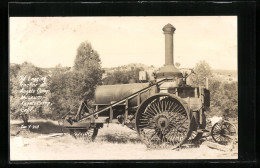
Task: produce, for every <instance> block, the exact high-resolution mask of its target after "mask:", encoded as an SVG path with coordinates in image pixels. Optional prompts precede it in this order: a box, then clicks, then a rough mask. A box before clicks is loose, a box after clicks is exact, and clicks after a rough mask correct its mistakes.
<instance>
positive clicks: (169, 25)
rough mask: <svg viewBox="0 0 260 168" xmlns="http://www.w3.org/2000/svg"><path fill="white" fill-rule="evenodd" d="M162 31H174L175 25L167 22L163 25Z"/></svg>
mask: <svg viewBox="0 0 260 168" xmlns="http://www.w3.org/2000/svg"><path fill="white" fill-rule="evenodd" d="M162 30H163V31H164V33H174V31H175V30H176V28H175V27H173V25H171V24H170V23H168V24H167V25H165V26H164V27H163V29H162Z"/></svg>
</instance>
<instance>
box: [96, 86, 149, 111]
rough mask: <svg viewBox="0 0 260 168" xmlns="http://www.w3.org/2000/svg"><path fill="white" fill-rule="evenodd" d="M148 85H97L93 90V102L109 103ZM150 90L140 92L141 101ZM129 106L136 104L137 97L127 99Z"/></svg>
mask: <svg viewBox="0 0 260 168" xmlns="http://www.w3.org/2000/svg"><path fill="white" fill-rule="evenodd" d="M148 86H149V83H132V84H119V85H102V86H98V87H97V89H96V91H95V104H102V105H109V104H111V102H115V101H118V100H120V99H123V98H125V97H127V96H129V95H131V94H133V93H135V92H137V91H139V90H141V89H143V88H146V87H148ZM149 95H150V92H149V91H148V92H145V93H142V94H141V95H140V96H141V101H143V100H145V99H146V98H147V97H148V96H149ZM129 106H137V97H134V98H132V99H130V100H129Z"/></svg>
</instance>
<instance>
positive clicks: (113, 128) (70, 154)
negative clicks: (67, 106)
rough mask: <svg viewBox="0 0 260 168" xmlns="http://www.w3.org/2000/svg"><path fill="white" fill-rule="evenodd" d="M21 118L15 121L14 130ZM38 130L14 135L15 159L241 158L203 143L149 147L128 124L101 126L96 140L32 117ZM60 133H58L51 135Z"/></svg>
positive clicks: (12, 143)
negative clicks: (73, 133) (76, 136)
mask: <svg viewBox="0 0 260 168" xmlns="http://www.w3.org/2000/svg"><path fill="white" fill-rule="evenodd" d="M20 124H21V122H18V121H15V122H11V133H15V132H16V131H17V130H19V129H20V128H19V127H20ZM31 124H39V125H40V128H39V129H38V130H33V131H32V132H30V131H28V130H23V131H21V132H20V133H19V134H17V135H15V134H13V135H11V140H10V153H11V160H131V159H135V160H136V159H138V160H143V159H146V160H147V159H148V160H149V159H229V158H233V159H235V158H237V152H236V151H234V150H233V151H228V152H223V151H219V150H216V149H211V148H209V147H208V146H207V145H205V144H202V145H201V146H200V147H198V148H195V147H192V148H183V149H180V150H168V149H156V150H155V149H148V148H147V147H146V146H145V145H144V144H143V143H142V142H141V141H140V139H139V138H138V136H137V134H136V132H135V131H134V130H131V129H129V128H127V127H125V126H122V125H117V124H110V125H109V126H108V127H107V125H104V128H102V129H100V130H99V133H98V136H97V138H96V140H95V141H94V142H91V143H87V142H85V141H83V140H77V139H74V138H73V137H71V136H70V135H69V134H68V130H64V131H65V134H62V131H61V129H60V127H59V125H58V122H54V121H40V120H39V121H38V120H35V121H31ZM51 135H57V136H51Z"/></svg>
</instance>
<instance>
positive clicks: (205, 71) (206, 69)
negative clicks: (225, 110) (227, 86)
mask: <svg viewBox="0 0 260 168" xmlns="http://www.w3.org/2000/svg"><path fill="white" fill-rule="evenodd" d="M194 72H195V74H192V75H191V76H190V77H189V81H190V82H191V84H192V85H197V86H198V85H201V86H205V79H206V78H209V79H210V78H211V77H212V71H211V67H210V66H209V64H208V63H207V62H206V61H200V62H199V63H197V64H196V66H195V68H194Z"/></svg>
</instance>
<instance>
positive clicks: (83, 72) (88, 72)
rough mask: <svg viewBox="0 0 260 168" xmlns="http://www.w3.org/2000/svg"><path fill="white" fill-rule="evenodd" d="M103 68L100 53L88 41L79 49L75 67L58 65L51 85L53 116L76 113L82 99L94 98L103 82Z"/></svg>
mask: <svg viewBox="0 0 260 168" xmlns="http://www.w3.org/2000/svg"><path fill="white" fill-rule="evenodd" d="M102 74H103V70H102V68H101V60H100V58H99V55H98V53H97V52H96V51H95V50H94V49H93V48H92V46H91V44H90V43H88V42H83V43H81V44H80V45H79V47H78V49H77V55H76V58H75V60H74V66H73V69H72V70H70V71H63V70H62V67H56V68H55V69H54V71H53V73H52V76H51V79H50V83H49V87H50V89H51V92H52V94H51V96H50V100H51V102H52V103H53V106H52V111H53V116H56V118H57V117H61V116H63V115H64V114H66V113H68V112H71V113H75V112H76V111H77V108H78V106H79V103H80V101H81V100H82V99H87V100H92V99H93V96H94V92H95V88H96V86H97V84H100V83H101V79H102Z"/></svg>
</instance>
